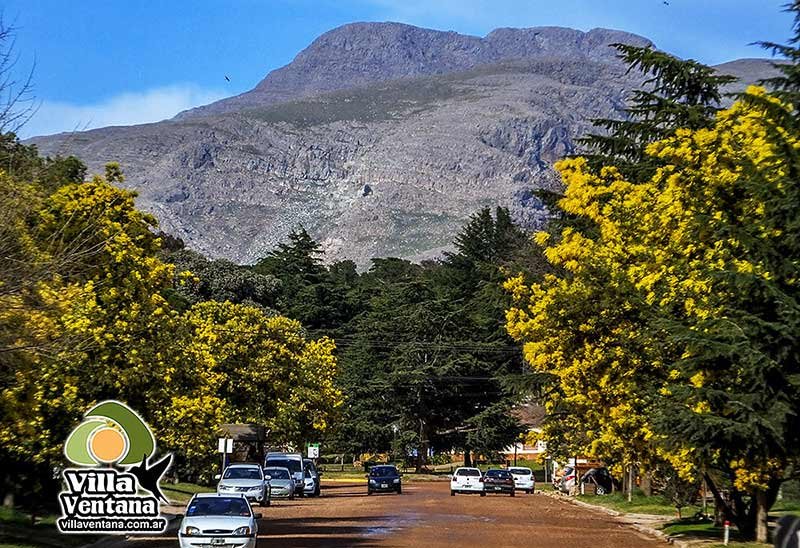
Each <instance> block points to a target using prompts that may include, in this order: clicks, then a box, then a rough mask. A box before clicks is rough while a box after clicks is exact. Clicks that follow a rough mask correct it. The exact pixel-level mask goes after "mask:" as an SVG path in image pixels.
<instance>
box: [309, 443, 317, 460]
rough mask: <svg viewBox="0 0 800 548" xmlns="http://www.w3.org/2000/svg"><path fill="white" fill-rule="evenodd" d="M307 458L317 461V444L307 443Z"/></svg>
mask: <svg viewBox="0 0 800 548" xmlns="http://www.w3.org/2000/svg"><path fill="white" fill-rule="evenodd" d="M308 458H310V459H318V458H319V443H309V444H308Z"/></svg>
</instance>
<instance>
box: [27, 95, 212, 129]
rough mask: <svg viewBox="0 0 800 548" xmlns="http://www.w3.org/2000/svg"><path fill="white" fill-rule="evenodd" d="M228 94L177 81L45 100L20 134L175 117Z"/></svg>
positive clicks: (138, 122)
mask: <svg viewBox="0 0 800 548" xmlns="http://www.w3.org/2000/svg"><path fill="white" fill-rule="evenodd" d="M226 96H227V94H225V93H223V92H221V91H218V90H209V89H202V88H199V87H197V86H194V85H191V84H176V85H171V86H164V87H158V88H153V89H150V90H145V91H141V92H128V93H121V94H119V95H116V96H114V97H110V98H108V99H104V100H102V101H100V102H98V103H95V104H88V105H76V104H73V103H65V102H59V101H48V100H43V101H42V103H41V106H40V107H39V110H38V111H37V112H36V114H35V115H34V117H33V118H31V120H30V121H29V122H28V123H27V124H26V125H25V126H24V127H23V128H22V129H21V130H20V132H19V133H20V136H21V137H23V138H27V137H33V136H37V135H50V134H53V133H59V132H62V131H75V130H79V131H82V130H86V129H93V128H98V127H105V126H122V125H125V126H127V125H131V124H144V123H147V122H158V121H160V120H165V119H167V118H172V117H173V116H175V115H176V114H178V113H179V112H180V111H182V110H186V109H189V108H192V107H197V106H200V105H206V104H208V103H211V102H214V101H217V100H219V99H223V98H224V97H226Z"/></svg>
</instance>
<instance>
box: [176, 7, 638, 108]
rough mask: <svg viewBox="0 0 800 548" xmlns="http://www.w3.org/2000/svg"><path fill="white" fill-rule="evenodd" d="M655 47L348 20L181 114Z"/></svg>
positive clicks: (554, 33) (604, 37)
mask: <svg viewBox="0 0 800 548" xmlns="http://www.w3.org/2000/svg"><path fill="white" fill-rule="evenodd" d="M618 42H622V43H629V44H635V45H652V42H650V41H649V40H648V39H646V38H643V37H641V36H637V35H635V34H630V33H627V32H622V31H616V30H609V29H593V30H590V31H588V32H583V31H580V30H575V29H569V28H563V27H532V28H500V29H495V30H493V31H492V32H490V33H489V34H488V35H486V37H484V38H481V37H478V36H470V35H465V34H459V33H457V32H452V31H440V30H432V29H425V28H420V27H415V26H413V25H406V24H403V23H391V22H389V23H349V24H347V25H342V26H340V27H337V28H335V29H332V30H330V31H328V32H326V33H324V34H322V35H320V36H319V37H318V38H317V39H316V40H314V41H313V42H312V43H311V44H310V45H309V46H308V47H307V48H305V49H304V50H303V51H301V52H300V53H298V54H297V56H296V57H295V58H294V60H293V61H292V62H291V63H289V64H288V65H286V66H284V67H281V68H279V69H276V70H274V71H272V72H270V73H269V74H268V75H267V76H266V77H265V78H264V79H263V80H261V82H259V83H258V85H256V87H255V88H254V89H253V90H252V91H249V92H247V93H244V94H242V95H238V96H236V97H233V98H230V99H223V100H222V101H218V102H216V103H212V104H210V105H206V106H203V107H200V108H196V109H192V110H189V111H185V112H183V113H181V114H179V115H178V117H177V118H178V119H186V118H191V117H196V116H203V115H209V114H220V113H223V112H232V111H236V110H241V109H243V108H255V107H261V106H265V105H270V104H275V103H280V102H284V101H289V100H294V99H300V98H304V97H311V96H315V95H319V94H321V93H327V92H331V91H336V90H340V89H347V88H352V87H358V86H363V85H368V84H372V83H378V82H385V81H389V80H396V79H399V78H412V77H417V76H428V75H436V74H449V73H454V72H460V71H464V70H469V69H472V68H475V67H478V66H482V65H489V64H494V63H498V62H502V61H510V60H520V59H526V60H536V59H548V58H554V57H555V58H564V59H579V58H590V59H593V60H605V61H608V62H616V61H617V59H616V52H615V50H614V49H613V48H610V47H609V45H610V44H613V43H618Z"/></svg>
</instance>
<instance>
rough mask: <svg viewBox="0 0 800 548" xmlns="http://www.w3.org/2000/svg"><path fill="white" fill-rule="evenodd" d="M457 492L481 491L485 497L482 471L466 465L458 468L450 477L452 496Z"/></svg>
mask: <svg viewBox="0 0 800 548" xmlns="http://www.w3.org/2000/svg"><path fill="white" fill-rule="evenodd" d="M456 493H480V495H481V496H482V497H485V496H486V492H485V491H484V490H483V474H481V471H480V470H479V469H477V468H469V467H465V466H462V467H460V468H456V471H455V472H454V473H453V477H452V478H450V496H452V497H454V496H456Z"/></svg>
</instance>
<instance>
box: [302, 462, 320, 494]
mask: <svg viewBox="0 0 800 548" xmlns="http://www.w3.org/2000/svg"><path fill="white" fill-rule="evenodd" d="M320 476H322V472H320V471H319V470H317V465H316V464H314V461H313V460H311V459H303V484H304V486H303V491H304V492H305V495H306V496H307V497H318V496H319V491H320V486H319V478H320Z"/></svg>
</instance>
